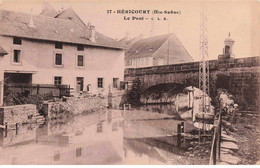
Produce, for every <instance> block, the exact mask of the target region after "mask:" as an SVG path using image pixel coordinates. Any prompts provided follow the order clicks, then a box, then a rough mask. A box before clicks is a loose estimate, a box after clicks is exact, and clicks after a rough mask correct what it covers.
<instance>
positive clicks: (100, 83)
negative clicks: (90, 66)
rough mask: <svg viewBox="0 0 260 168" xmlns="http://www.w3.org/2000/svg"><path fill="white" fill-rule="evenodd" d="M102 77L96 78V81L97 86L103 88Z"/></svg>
mask: <svg viewBox="0 0 260 168" xmlns="http://www.w3.org/2000/svg"><path fill="white" fill-rule="evenodd" d="M103 79H104V78H98V81H97V85H98V88H103Z"/></svg>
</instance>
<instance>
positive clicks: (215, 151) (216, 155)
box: [209, 108, 222, 165]
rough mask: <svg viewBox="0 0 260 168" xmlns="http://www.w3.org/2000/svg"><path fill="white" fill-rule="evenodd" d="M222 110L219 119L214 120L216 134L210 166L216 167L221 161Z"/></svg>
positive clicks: (212, 145) (213, 140)
mask: <svg viewBox="0 0 260 168" xmlns="http://www.w3.org/2000/svg"><path fill="white" fill-rule="evenodd" d="M221 112H222V109H221V108H220V112H219V116H218V118H215V120H214V134H213V139H212V144H211V152H210V161H209V164H210V165H216V163H217V161H218V162H219V161H220V144H221V122H222V116H221Z"/></svg>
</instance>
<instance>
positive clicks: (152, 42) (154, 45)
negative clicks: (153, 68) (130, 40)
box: [125, 34, 170, 58]
mask: <svg viewBox="0 0 260 168" xmlns="http://www.w3.org/2000/svg"><path fill="white" fill-rule="evenodd" d="M169 36H170V34H166V35H160V36H155V37H150V38H146V39H141V40H139V41H137V42H136V43H134V44H133V45H132V47H131V48H129V50H128V51H127V52H126V54H125V55H126V58H140V57H151V56H152V55H153V54H154V53H155V52H156V51H157V50H158V49H159V48H160V47H161V46H162V44H163V43H164V42H165V41H166V40H167V39H168V37H169Z"/></svg>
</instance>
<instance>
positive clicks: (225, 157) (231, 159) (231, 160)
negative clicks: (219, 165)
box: [220, 154, 240, 165]
mask: <svg viewBox="0 0 260 168" xmlns="http://www.w3.org/2000/svg"><path fill="white" fill-rule="evenodd" d="M220 160H221V161H222V162H227V163H230V164H234V165H236V164H238V162H239V161H240V159H239V158H238V157H236V156H233V155H231V154H222V155H220Z"/></svg>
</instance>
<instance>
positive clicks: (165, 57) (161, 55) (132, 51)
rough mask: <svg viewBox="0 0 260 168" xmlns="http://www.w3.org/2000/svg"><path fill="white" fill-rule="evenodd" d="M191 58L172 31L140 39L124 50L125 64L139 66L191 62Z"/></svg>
mask: <svg viewBox="0 0 260 168" xmlns="http://www.w3.org/2000/svg"><path fill="white" fill-rule="evenodd" d="M192 61H193V58H192V57H191V56H190V55H189V53H188V52H187V50H186V49H185V48H184V46H183V45H182V44H181V42H180V41H179V39H178V38H177V36H176V35H175V34H173V33H171V34H166V35H160V36H155V37H150V38H146V39H141V40H139V41H137V42H135V43H134V44H132V45H131V47H130V48H128V49H127V51H126V56H125V66H126V67H127V68H139V67H149V66H159V65H168V64H179V63H185V62H192Z"/></svg>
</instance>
